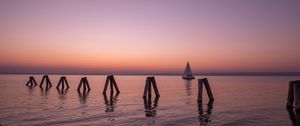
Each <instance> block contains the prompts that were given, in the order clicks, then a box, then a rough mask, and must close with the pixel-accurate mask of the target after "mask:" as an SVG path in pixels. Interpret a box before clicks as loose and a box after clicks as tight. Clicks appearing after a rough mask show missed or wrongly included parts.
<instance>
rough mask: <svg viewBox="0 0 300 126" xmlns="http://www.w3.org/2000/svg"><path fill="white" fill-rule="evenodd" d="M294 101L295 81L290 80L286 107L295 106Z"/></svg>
mask: <svg viewBox="0 0 300 126" xmlns="http://www.w3.org/2000/svg"><path fill="white" fill-rule="evenodd" d="M293 102H294V82H293V81H290V82H289V90H288V98H287V104H286V107H287V108H293Z"/></svg>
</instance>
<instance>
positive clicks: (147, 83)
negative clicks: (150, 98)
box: [143, 77, 150, 98]
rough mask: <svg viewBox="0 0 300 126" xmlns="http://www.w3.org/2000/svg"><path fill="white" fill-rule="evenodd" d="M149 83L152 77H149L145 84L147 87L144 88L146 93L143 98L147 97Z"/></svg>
mask: <svg viewBox="0 0 300 126" xmlns="http://www.w3.org/2000/svg"><path fill="white" fill-rule="evenodd" d="M149 83H150V78H149V77H147V79H146V84H145V88H144V95H143V98H146V95H147V92H148V88H149Z"/></svg>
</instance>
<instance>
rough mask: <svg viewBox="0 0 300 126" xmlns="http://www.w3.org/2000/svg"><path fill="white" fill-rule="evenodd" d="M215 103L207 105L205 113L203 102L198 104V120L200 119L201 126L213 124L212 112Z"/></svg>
mask: <svg viewBox="0 0 300 126" xmlns="http://www.w3.org/2000/svg"><path fill="white" fill-rule="evenodd" d="M213 103H214V101H211V100H210V101H209V102H208V104H207V110H206V111H203V106H202V102H198V113H199V116H198V119H199V123H200V125H206V124H208V123H209V122H211V118H210V117H211V114H212V110H213Z"/></svg>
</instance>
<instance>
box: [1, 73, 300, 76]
mask: <svg viewBox="0 0 300 126" xmlns="http://www.w3.org/2000/svg"><path fill="white" fill-rule="evenodd" d="M44 74H48V75H109V74H97V73H86V74H84V73H0V75H44ZM114 75H121V76H146V75H155V76H180V75H181V74H174V73H156V74H155V73H143V74H114ZM194 76H300V72H237V73H195V74H194Z"/></svg>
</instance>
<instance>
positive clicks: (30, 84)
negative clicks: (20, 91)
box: [26, 76, 37, 87]
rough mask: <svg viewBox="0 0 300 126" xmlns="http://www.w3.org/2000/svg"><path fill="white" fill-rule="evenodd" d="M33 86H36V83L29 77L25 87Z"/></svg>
mask: <svg viewBox="0 0 300 126" xmlns="http://www.w3.org/2000/svg"><path fill="white" fill-rule="evenodd" d="M33 85H37V83H36V81H35V79H34V77H33V76H30V77H29V80H28V82H27V83H26V86H27V87H32V86H33Z"/></svg>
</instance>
